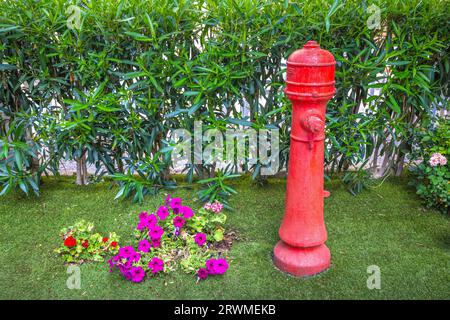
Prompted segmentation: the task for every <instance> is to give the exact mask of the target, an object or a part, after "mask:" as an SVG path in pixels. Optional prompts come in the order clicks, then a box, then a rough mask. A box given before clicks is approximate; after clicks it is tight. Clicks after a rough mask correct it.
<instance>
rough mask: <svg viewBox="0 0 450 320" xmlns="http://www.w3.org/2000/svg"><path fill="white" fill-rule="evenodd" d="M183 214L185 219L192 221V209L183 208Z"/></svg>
mask: <svg viewBox="0 0 450 320" xmlns="http://www.w3.org/2000/svg"><path fill="white" fill-rule="evenodd" d="M181 213H182V214H183V217H184V218H185V219H190V218H192V217H193V216H194V211H193V210H192V209H191V208H190V207H186V206H183V207H181Z"/></svg>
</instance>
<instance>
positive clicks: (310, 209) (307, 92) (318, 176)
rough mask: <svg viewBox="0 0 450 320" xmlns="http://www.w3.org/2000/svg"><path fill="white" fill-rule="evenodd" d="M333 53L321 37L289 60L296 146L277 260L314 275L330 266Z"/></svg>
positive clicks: (293, 146) (291, 269) (284, 268)
mask: <svg viewBox="0 0 450 320" xmlns="http://www.w3.org/2000/svg"><path fill="white" fill-rule="evenodd" d="M335 64H336V61H335V60H334V57H333V55H332V54H331V53H330V52H328V51H326V50H323V49H321V48H320V46H319V45H318V44H317V42H315V41H308V42H307V43H306V44H305V46H304V47H303V48H302V49H300V50H297V51H295V52H294V53H292V54H291V55H290V56H289V58H288V61H287V79H286V89H285V91H284V92H285V93H286V95H287V96H288V98H289V99H290V100H291V101H292V128H291V146H290V152H289V166H288V178H287V193H286V209H285V214H284V218H283V222H282V223H281V227H280V230H279V234H280V238H281V241H279V242H278V243H277V245H276V246H275V249H274V263H275V265H276V266H277V267H278V268H279V269H280V270H282V271H284V272H288V273H290V274H292V275H295V276H310V275H314V274H316V273H319V272H321V271H324V270H325V269H328V267H329V266H330V250H329V249H328V248H327V246H326V245H325V241H326V240H327V231H326V229H325V224H324V221H323V202H324V201H323V198H324V197H326V196H328V195H329V193H328V191H325V190H324V188H323V176H324V168H323V162H324V140H325V108H326V104H327V102H328V100H330V99H331V97H332V96H333V95H334V93H335V92H336V89H335V87H334V68H335Z"/></svg>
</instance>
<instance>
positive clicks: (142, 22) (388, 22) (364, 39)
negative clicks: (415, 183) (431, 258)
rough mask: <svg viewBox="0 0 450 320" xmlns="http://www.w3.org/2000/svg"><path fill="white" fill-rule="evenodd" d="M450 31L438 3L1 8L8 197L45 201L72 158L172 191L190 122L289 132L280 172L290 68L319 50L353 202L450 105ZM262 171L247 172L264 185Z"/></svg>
mask: <svg viewBox="0 0 450 320" xmlns="http://www.w3.org/2000/svg"><path fill="white" fill-rule="evenodd" d="M70 5H77V6H78V7H79V8H80V9H81V16H80V17H81V20H80V28H79V29H76V28H75V29H71V28H69V27H68V20H71V21H69V22H73V18H74V16H73V14H74V13H73V10H71V9H69V6H70ZM372 5H376V6H378V7H379V8H380V13H379V17H380V24H379V27H378V28H372V27H373V25H374V24H375V23H376V21H377V20H376V19H377V13H376V11H373V9H374V7H373V6H372ZM449 21H450V13H449V10H448V1H443V0H442V1H441V0H420V1H419V0H412V1H400V0H394V1H356V0H347V1H338V0H311V1H274V0H267V1H260V0H204V1H201V0H199V1H194V0H178V1H175V0H171V1H169V0H128V1H124V0H122V1H111V0H92V1H63V0H42V1H34V0H3V1H1V11H0V43H1V44H0V63H1V64H0V81H1V83H0V111H1V116H2V123H1V125H0V144H1V145H0V184H1V185H0V187H1V189H0V192H1V194H6V193H7V192H9V191H10V190H12V189H14V188H16V187H19V188H21V189H22V190H23V191H24V192H26V193H28V192H31V191H32V190H34V191H35V192H38V191H39V177H40V176H41V175H42V174H44V173H47V172H50V171H52V172H53V173H55V174H57V173H58V163H59V161H60V160H61V159H63V158H64V159H73V160H75V161H77V164H78V172H77V176H78V178H77V182H78V183H79V184H85V183H86V182H87V174H86V170H85V166H86V163H92V164H95V165H96V166H97V168H98V172H97V174H96V176H95V177H94V179H98V178H100V177H101V176H102V175H103V174H105V173H107V174H109V175H111V176H113V177H116V178H117V179H118V180H119V181H121V183H122V184H123V185H128V186H129V188H128V189H127V190H126V191H127V192H131V190H134V191H136V193H137V194H139V193H141V195H142V194H143V195H145V194H146V193H149V192H153V191H156V190H157V189H158V188H160V187H162V186H166V185H167V183H168V182H170V175H169V174H168V173H169V169H170V166H171V162H170V152H171V148H170V147H168V146H170V144H171V142H170V140H169V139H168V133H169V132H170V130H172V129H175V128H186V129H188V130H192V128H193V123H194V121H195V120H202V121H203V124H204V126H205V128H217V129H220V130H224V129H225V128H232V127H238V126H239V127H246V126H252V127H253V128H255V129H260V128H279V129H280V146H281V153H280V160H281V162H280V163H281V167H280V170H282V169H283V168H285V165H286V161H287V156H288V150H289V130H290V125H289V122H290V107H289V103H288V101H287V100H286V98H285V96H284V94H283V92H282V89H283V85H284V80H283V75H284V71H285V59H286V58H287V57H288V56H289V54H290V53H292V52H293V51H294V50H296V49H298V48H300V47H301V46H302V45H303V44H304V43H305V42H306V41H307V40H309V39H314V40H316V41H318V42H319V43H320V45H321V46H322V47H323V48H325V49H327V50H329V51H331V52H332V53H333V55H334V56H335V58H336V60H337V69H336V87H337V93H336V95H335V97H334V98H333V100H332V101H331V102H330V103H329V106H328V111H327V137H328V138H327V140H326V143H327V152H326V166H327V174H328V175H331V174H335V173H340V172H350V173H347V174H346V175H344V181H345V182H347V183H348V184H349V186H350V187H351V188H353V189H354V190H356V191H358V190H360V189H361V188H362V187H363V186H364V181H365V179H366V178H367V177H368V176H369V175H370V173H371V172H373V171H374V170H375V169H376V167H375V164H376V163H381V168H380V167H379V168H378V171H380V172H381V175H386V174H387V173H388V172H394V173H396V174H400V173H401V171H402V168H403V165H404V162H405V157H407V155H408V154H409V153H410V151H411V148H412V146H413V144H414V143H415V138H414V137H415V129H416V128H420V127H421V126H423V125H425V124H428V123H430V119H432V118H433V117H435V115H436V114H437V113H439V112H440V110H441V109H444V108H448V101H447V100H446V99H447V98H446V97H448V95H449V94H448V77H449V41H448V34H449V31H450V30H449ZM361 106H365V107H366V111H365V112H362V108H360V107H361ZM380 158H382V161H380ZM262 165H263V164H261V163H260V162H258V163H257V164H256V165H253V166H248V167H244V171H246V172H251V173H252V177H253V178H254V179H256V180H264V178H265V177H263V176H261V174H260V168H261V166H262ZM214 169H215V168H214V166H211V165H190V166H188V167H187V168H186V173H187V177H188V179H189V180H190V181H192V179H193V178H195V176H199V177H205V176H207V175H212V174H213V173H212V171H214ZM235 169H236V168H232V167H230V170H231V171H233V170H235ZM354 169H356V171H355V170H354ZM136 173H138V174H139V176H140V177H139V178H134V177H135V176H134V175H133V174H136ZM139 198H140V195H138V197H137V199H138V200H139Z"/></svg>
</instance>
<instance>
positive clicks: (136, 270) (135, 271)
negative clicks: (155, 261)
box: [130, 267, 145, 282]
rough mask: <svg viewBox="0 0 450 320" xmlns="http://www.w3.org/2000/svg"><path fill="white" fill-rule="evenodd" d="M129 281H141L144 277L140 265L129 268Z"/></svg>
mask: <svg viewBox="0 0 450 320" xmlns="http://www.w3.org/2000/svg"><path fill="white" fill-rule="evenodd" d="M130 276H131V281H133V282H141V281H142V280H144V278H145V271H144V269H142V268H141V267H132V268H131V270H130Z"/></svg>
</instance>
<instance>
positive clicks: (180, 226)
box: [173, 217, 185, 228]
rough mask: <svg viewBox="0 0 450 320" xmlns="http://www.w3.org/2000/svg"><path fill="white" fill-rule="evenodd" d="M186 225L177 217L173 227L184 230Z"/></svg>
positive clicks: (174, 219)
mask: <svg viewBox="0 0 450 320" xmlns="http://www.w3.org/2000/svg"><path fill="white" fill-rule="evenodd" d="M184 223H185V220H184V219H183V218H182V217H175V218H173V225H174V226H175V227H176V228H182V227H183V225H184Z"/></svg>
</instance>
